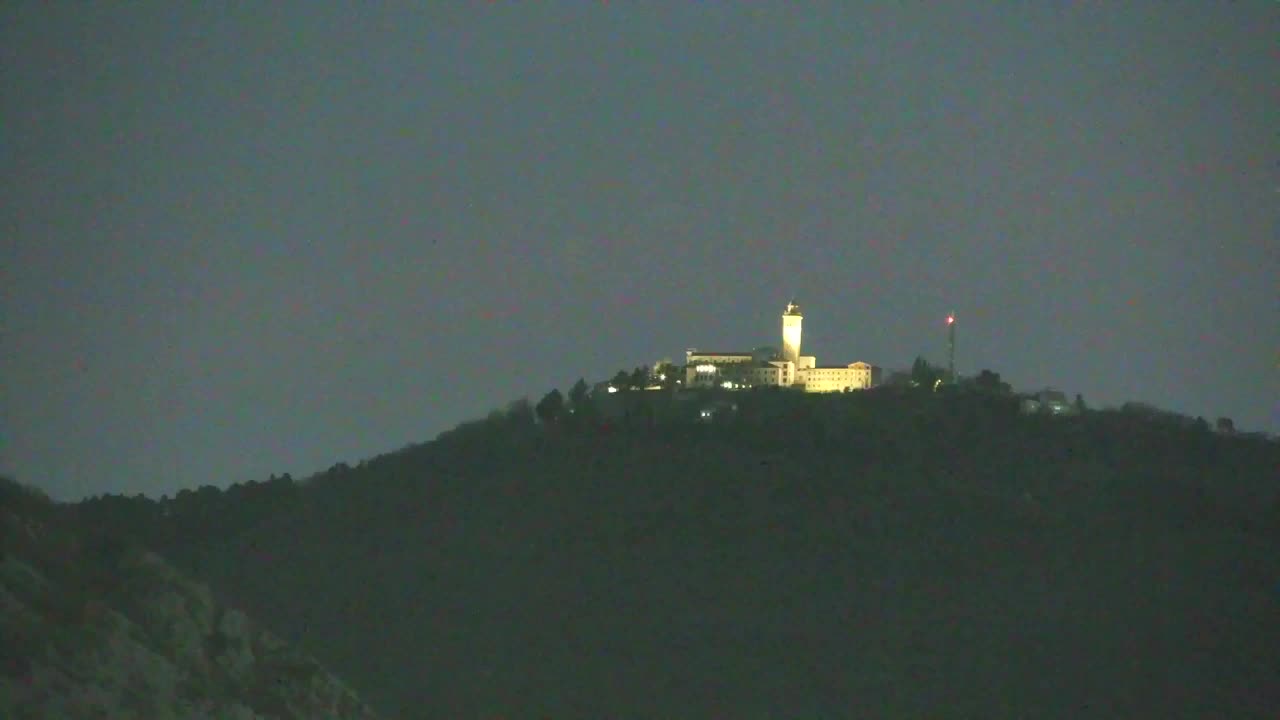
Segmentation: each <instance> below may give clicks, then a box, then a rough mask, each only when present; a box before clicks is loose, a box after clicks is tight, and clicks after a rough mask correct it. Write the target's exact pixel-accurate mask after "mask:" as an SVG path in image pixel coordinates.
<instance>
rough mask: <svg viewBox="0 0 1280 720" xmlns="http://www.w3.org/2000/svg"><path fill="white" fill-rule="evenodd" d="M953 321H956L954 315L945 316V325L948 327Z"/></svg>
mask: <svg viewBox="0 0 1280 720" xmlns="http://www.w3.org/2000/svg"><path fill="white" fill-rule="evenodd" d="M955 321H956V316H955V315H948V316H947V324H948V325H950V324H951V323H953V322H955Z"/></svg>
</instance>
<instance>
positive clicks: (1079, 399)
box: [1076, 393, 1089, 415]
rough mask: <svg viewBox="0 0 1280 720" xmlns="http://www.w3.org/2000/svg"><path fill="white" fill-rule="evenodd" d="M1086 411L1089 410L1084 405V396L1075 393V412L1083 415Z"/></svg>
mask: <svg viewBox="0 0 1280 720" xmlns="http://www.w3.org/2000/svg"><path fill="white" fill-rule="evenodd" d="M1088 409H1089V408H1088V407H1086V406H1085V404H1084V395H1081V394H1080V393H1076V412H1078V413H1080V414H1082V415H1083V414H1084V411H1085V410H1088Z"/></svg>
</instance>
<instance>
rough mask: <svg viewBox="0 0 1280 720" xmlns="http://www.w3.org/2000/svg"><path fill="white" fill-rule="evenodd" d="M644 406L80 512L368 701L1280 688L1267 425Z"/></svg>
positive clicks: (852, 401)
mask: <svg viewBox="0 0 1280 720" xmlns="http://www.w3.org/2000/svg"><path fill="white" fill-rule="evenodd" d="M661 395H663V394H662V393H641V392H637V393H617V394H615V395H614V396H613V397H614V399H613V400H609V401H608V402H616V403H621V404H620V405H617V406H615V407H614V408H613V409H612V410H608V409H607V408H605V407H604V406H603V405H602V406H600V407H597V406H596V405H594V404H591V405H582V406H580V407H579V412H576V413H565V414H560V415H556V416H554V419H552V420H550V421H540V420H539V418H538V416H537V413H536V412H535V410H534V408H533V407H531V406H530V405H529V404H528V403H520V402H517V403H513V405H512V406H511V407H509V408H508V409H507V410H505V411H501V412H495V413H492V414H490V416H489V417H488V418H486V419H483V420H477V421H473V422H469V423H464V424H462V425H461V426H459V427H458V428H456V429H454V430H452V431H449V432H446V433H443V434H441V436H440V437H438V438H437V439H436V440H434V441H431V442H427V443H422V444H418V445H413V446H409V447H406V448H403V449H401V450H399V451H396V452H393V453H388V454H386V455H383V456H379V457H377V458H373V459H370V460H367V461H362V462H360V463H358V464H357V465H356V466H355V467H349V466H347V465H342V464H340V465H336V466H334V467H333V468H331V469H330V470H329V471H327V472H324V473H319V474H317V475H316V476H313V477H311V478H307V479H306V480H304V481H302V482H293V481H292V480H291V479H290V480H288V481H285V480H283V479H280V478H277V479H276V481H275V483H274V485H272V483H264V484H261V485H258V486H256V487H255V488H252V489H249V488H244V487H241V488H239V489H234V488H233V489H232V490H228V491H226V492H217V491H211V492H201V493H192V494H190V495H188V496H187V497H186V498H184V501H183V503H182V504H178V503H176V502H171V503H170V504H169V505H168V506H166V507H165V508H164V509H161V508H160V506H159V504H158V503H155V502H154V501H147V500H129V499H124V498H114V499H111V500H109V501H108V500H105V499H99V500H95V501H91V502H87V503H82V504H80V505H78V506H76V507H75V508H74V511H75V512H77V513H79V514H80V516H81V517H82V519H83V520H84V521H85V522H88V523H96V524H110V523H111V522H113V519H116V520H118V519H119V518H122V517H125V516H126V515H128V513H126V512H125V508H128V507H133V508H134V510H133V511H131V512H133V515H132V516H131V517H132V518H133V519H131V520H130V521H129V524H130V525H131V526H132V527H133V528H135V529H136V530H137V531H138V532H139V533H143V534H145V533H150V534H151V535H152V536H153V537H154V538H156V539H157V543H158V546H159V547H161V551H162V552H163V553H165V554H166V556H167V557H169V558H170V559H171V560H172V561H173V562H175V563H176V564H177V565H178V566H180V567H183V568H185V569H187V570H189V571H190V572H193V573H196V574H198V575H199V576H200V577H202V578H205V579H207V580H208V581H209V582H210V584H211V586H212V587H213V588H214V591H215V593H216V594H218V595H220V596H223V597H226V598H229V599H232V598H233V599H234V600H235V601H236V602H237V603H242V604H243V605H244V606H245V607H246V608H248V609H250V610H251V611H252V612H253V613H254V614H255V615H258V616H261V617H262V618H264V619H265V620H266V621H267V622H268V623H269V624H271V625H272V626H273V627H277V628H279V629H280V632H281V634H282V636H283V637H284V638H285V639H286V640H288V641H290V642H294V643H297V644H298V646H299V647H300V648H302V649H303V650H305V651H307V652H310V653H312V654H314V655H315V656H316V657H317V658H319V659H321V660H322V661H323V662H324V663H325V664H326V665H328V666H330V667H333V668H335V669H336V670H337V671H338V672H340V673H342V674H343V676H344V677H346V678H348V679H349V680H350V681H351V682H352V683H353V684H354V685H355V687H357V688H359V690H360V692H361V694H362V696H364V697H366V698H367V699H369V701H370V702H372V703H373V704H374V706H375V707H377V708H378V709H379V710H380V711H382V712H383V713H385V714H387V715H389V716H395V717H414V718H416V717H423V718H427V717H451V716H458V715H466V716H476V715H485V714H498V713H509V714H534V713H544V714H550V715H553V716H556V717H598V716H601V715H618V714H622V715H627V714H636V715H646V716H647V715H667V716H670V715H705V714H715V713H722V714H729V715H737V716H742V715H753V714H760V713H766V712H773V713H780V714H788V715H810V716H830V715H833V714H837V715H838V714H846V715H847V714H850V713H853V714H856V715H862V716H868V717H882V716H886V715H900V714H907V715H919V714H929V713H944V712H945V713H946V714H953V715H955V714H958V715H962V716H963V715H966V714H967V715H974V716H1014V715H1019V714H1028V713H1034V714H1035V715H1037V716H1040V717H1073V718H1075V717H1115V716H1131V717H1134V716H1140V715H1145V716H1150V715H1151V714H1152V713H1155V714H1158V715H1160V716H1167V717H1194V716H1204V715H1205V714H1211V715H1220V716H1231V717H1242V718H1247V717H1258V718H1262V717H1266V716H1267V712H1269V709H1270V708H1274V707H1276V706H1278V705H1280V695H1278V694H1277V692H1280V691H1277V690H1276V688H1280V654H1277V653H1278V652H1280V651H1277V649H1276V648H1275V647H1274V644H1271V643H1269V641H1268V640H1267V639H1266V638H1269V637H1273V636H1274V635H1275V633H1276V632H1277V631H1280V612H1278V611H1280V592H1277V590H1278V587H1277V584H1278V583H1280V522H1277V521H1278V520H1280V513H1278V512H1277V511H1278V510H1280V505H1278V504H1277V498H1278V496H1280V487H1278V486H1277V480H1276V478H1275V475H1274V468H1275V467H1277V466H1280V465H1278V462H1280V445H1277V444H1276V443H1274V442H1271V441H1267V440H1265V439H1261V438H1254V437H1240V436H1232V435H1221V434H1215V433H1213V432H1211V431H1209V430H1207V429H1206V428H1205V427H1204V426H1203V424H1201V423H1196V422H1183V421H1179V420H1177V419H1176V418H1171V417H1166V416H1160V415H1152V414H1149V413H1138V412H1121V411H1116V412H1099V411H1091V412H1086V413H1084V414H1082V415H1079V416H1071V417H1053V416H1040V415H1032V416H1027V415H1022V414H1020V413H1019V409H1018V403H1017V399H1016V398H1015V397H1012V396H1008V395H1005V394H1000V393H932V392H928V391H917V390H912V389H904V390H886V391H883V392H878V391H874V390H873V391H865V392H861V393H850V394H838V395H830V396H824V395H805V394H794V393H787V392H785V391H770V390H759V391H745V392H743V391H739V392H737V393H735V394H734V395H733V398H732V402H733V404H734V410H733V411H732V412H730V413H728V414H725V415H722V416H718V417H717V418H716V419H715V421H713V422H701V421H700V418H701V415H700V414H699V413H697V412H686V411H696V409H697V408H699V407H700V404H699V403H700V402H701V400H699V401H698V402H695V403H693V404H692V405H681V404H679V403H674V404H671V403H669V404H665V405H664V404H663V401H661V400H654V401H653V403H656V404H650V400H648V398H657V397H659V396H661ZM623 396H629V397H626V398H623ZM689 397H701V398H703V399H710V398H713V397H716V396H714V395H705V396H701V395H692V394H690V395H689ZM619 398H623V399H619ZM642 398H643V399H642ZM233 495H235V497H237V498H238V499H236V500H234V501H232V500H230V499H229V498H231V497H232V496H233ZM251 498H252V499H251ZM166 513H168V514H167V515H166ZM139 518H150V520H145V521H144V520H141V519H139ZM201 518H218V519H219V521H218V522H208V521H206V520H201Z"/></svg>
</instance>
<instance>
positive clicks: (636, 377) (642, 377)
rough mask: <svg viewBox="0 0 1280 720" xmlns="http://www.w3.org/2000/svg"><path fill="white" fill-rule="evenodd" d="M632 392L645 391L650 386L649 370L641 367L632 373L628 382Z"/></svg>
mask: <svg viewBox="0 0 1280 720" xmlns="http://www.w3.org/2000/svg"><path fill="white" fill-rule="evenodd" d="M628 384H629V385H630V387H631V389H632V390H643V389H645V388H646V387H648V385H649V368H647V367H645V366H643V365H641V366H640V367H638V368H636V369H635V370H632V371H631V377H630V379H629V380H628Z"/></svg>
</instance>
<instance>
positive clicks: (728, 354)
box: [688, 350, 754, 357]
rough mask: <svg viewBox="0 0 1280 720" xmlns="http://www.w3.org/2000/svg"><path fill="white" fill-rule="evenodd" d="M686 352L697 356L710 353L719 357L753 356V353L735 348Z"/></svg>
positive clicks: (705, 355)
mask: <svg viewBox="0 0 1280 720" xmlns="http://www.w3.org/2000/svg"><path fill="white" fill-rule="evenodd" d="M688 352H689V354H690V355H696V356H698V357H708V356H712V355H715V356H720V357H753V356H754V353H751V352H743V351H741V350H736V351H734V352H718V351H711V350H689V351H688Z"/></svg>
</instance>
